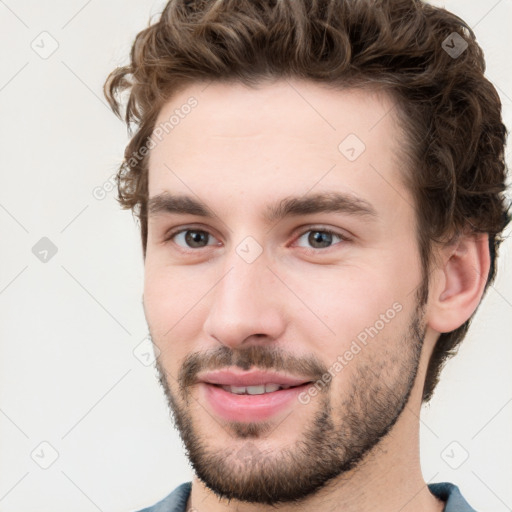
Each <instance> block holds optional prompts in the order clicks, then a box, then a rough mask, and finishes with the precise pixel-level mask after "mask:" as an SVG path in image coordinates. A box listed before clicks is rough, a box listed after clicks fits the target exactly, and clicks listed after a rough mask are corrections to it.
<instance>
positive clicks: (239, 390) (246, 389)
mask: <svg viewBox="0 0 512 512" xmlns="http://www.w3.org/2000/svg"><path fill="white" fill-rule="evenodd" d="M307 384H311V382H305V383H303V384H296V385H294V386H291V385H286V384H283V385H280V384H275V383H268V384H260V385H255V386H227V385H223V384H211V385H212V386H216V387H218V388H221V389H223V390H224V391H227V392H228V393H232V394H234V395H266V394H268V393H275V392H276V391H281V390H286V389H291V388H297V387H302V386H305V385H307Z"/></svg>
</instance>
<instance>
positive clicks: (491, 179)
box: [104, 0, 510, 401]
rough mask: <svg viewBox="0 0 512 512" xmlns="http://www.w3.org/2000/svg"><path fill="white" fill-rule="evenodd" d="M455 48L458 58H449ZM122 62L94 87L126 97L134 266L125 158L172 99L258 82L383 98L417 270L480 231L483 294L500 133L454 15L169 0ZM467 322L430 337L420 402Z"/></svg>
mask: <svg viewBox="0 0 512 512" xmlns="http://www.w3.org/2000/svg"><path fill="white" fill-rule="evenodd" d="M454 37H455V39H454ZM454 41H455V42H457V44H458V47H457V48H461V49H463V51H462V53H460V52H459V53H460V55H456V54H454V53H453V52H452V53H450V52H449V49H450V48H454V47H455V42H454ZM466 44H467V47H466V48H465V45H466ZM464 48H465V49H464ZM130 60H131V61H130V63H129V64H128V65H127V66H124V67H119V68H117V69H115V70H114V71H112V73H111V74H110V75H109V77H108V78H107V81H106V82H105V86H104V91H105V95H106V97H107V99H108V101H109V103H110V105H111V107H112V109H113V110H114V112H115V113H116V115H118V116H119V117H123V116H122V114H121V112H120V106H121V99H120V97H121V93H124V92H125V91H128V92H129V98H128V103H127V105H126V113H125V115H124V119H125V121H126V123H127V125H128V128H129V132H130V135H133V137H132V138H131V140H130V142H129V144H128V145H127V147H126V150H125V155H124V161H123V163H122V164H121V166H120V168H119V172H118V174H117V182H118V194H119V196H118V200H119V202H120V204H121V206H122V207H123V208H125V209H132V211H133V212H134V213H135V214H136V215H137V217H138V218H139V220H140V223H141V236H142V247H143V253H144V257H145V254H146V246H147V201H148V158H149V156H148V155H144V157H139V158H133V155H140V149H141V148H142V147H144V146H145V145H146V144H147V143H148V140H149V137H150V136H151V134H152V132H153V129H154V127H155V122H156V119H157V116H158V114H159V112H160V110H161V108H162V106H163V105H164V104H165V103H166V102H167V101H168V100H169V98H170V97H171V95H172V94H174V93H175V92H176V91H177V90H178V89H180V88H181V87H183V86H186V85H189V84H192V83H195V82H199V81H236V82H241V83H244V84H246V85H249V86H254V85H257V84H258V83H261V82H263V81H265V80H268V79H286V78H301V79H306V80H312V81H315V82H317V83H321V84H329V85H332V86H334V87H340V88H347V87H374V88H380V89H385V90H386V91H387V92H388V93H389V94H390V95H392V96H393V97H394V98H395V99H396V100H397V101H396V103H397V108H398V113H397V114H398V117H399V119H400V120H401V126H402V128H403V131H404V134H405V140H406V150H405V152H406V154H407V162H408V169H409V172H408V176H406V177H405V178H406V180H407V184H408V186H409V187H410V190H411V191H412V193H413V196H414V198H415V208H416V219H417V226H418V244H419V248H420V254H421V258H422V264H423V269H424V272H425V270H426V269H428V268H429V263H430V259H431V258H430V257H431V253H432V243H433V242H434V241H441V240H447V239H451V238H453V237H454V236H456V235H457V234H459V233H461V232H463V231H466V230H468V229H469V230H470V231H472V232H481V233H488V235H489V250H490V257H491V267H490V271H489V275H488V276H487V283H486V290H487V287H488V285H489V284H490V283H491V282H492V281H493V280H494V278H495V274H496V256H497V250H498V247H499V244H500V243H501V241H502V238H501V233H502V231H503V230H504V228H505V227H506V225H507V223H508V221H509V220H510V215H509V210H508V209H507V207H506V206H505V200H504V195H503V192H504V190H505V179H506V165H505V160H504V146H505V140H506V136H507V130H506V128H505V126H504V124H503V123H502V120H501V102H500V98H499V96H498V94H497V92H496V89H495V88H494V87H493V85H492V84H491V82H489V80H487V79H486V78H485V77H484V71H485V61H484V57H483V52H482V50H481V48H480V46H479V45H478V44H477V42H476V39H475V35H474V33H473V31H472V30H471V28H470V27H468V25H467V24H466V23H465V22H464V21H463V20H462V19H461V18H459V17H458V16H456V15H455V14H453V13H450V12H448V11H446V10H445V9H442V8H437V7H434V6H432V5H429V4H425V3H423V2H421V1H419V0H210V1H208V0H171V1H169V2H168V3H167V5H166V6H165V8H164V10H163V12H162V14H161V16H160V17H159V19H158V21H156V22H155V23H153V24H150V25H149V26H148V28H146V29H145V30H143V31H141V32H140V33H139V34H138V35H137V37H136V39H135V41H134V43H133V46H132V49H131V59H130ZM132 124H135V125H136V126H137V129H136V131H135V133H134V134H133V131H132V129H131V125H132ZM427 283H428V280H427ZM427 290H428V288H427ZM427 293H428V292H427ZM470 320H471V319H470ZM470 320H468V321H467V322H465V323H464V324H463V325H462V326H461V327H459V328H458V329H456V330H454V331H452V332H450V333H444V334H441V335H440V337H439V339H438V341H437V343H436V347H435V349H434V352H433V354H432V357H431V360H430V362H429V367H428V371H427V377H426V382H425V386H424V391H423V400H424V401H428V400H429V399H430V398H431V396H432V393H433V390H434V388H435V386H436V384H437V382H438V380H439V374H440V371H441V368H442V366H443V365H444V362H445V361H446V360H447V358H448V357H449V356H451V355H453V354H454V353H455V351H456V348H457V346H458V344H459V342H460V341H461V340H462V339H463V337H464V336H465V334H466V332H467V329H468V327H469V323H470Z"/></svg>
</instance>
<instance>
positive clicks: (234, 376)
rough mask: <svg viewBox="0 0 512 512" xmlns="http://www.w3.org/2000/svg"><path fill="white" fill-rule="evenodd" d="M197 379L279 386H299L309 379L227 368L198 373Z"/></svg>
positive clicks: (213, 381)
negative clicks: (236, 370)
mask: <svg viewBox="0 0 512 512" xmlns="http://www.w3.org/2000/svg"><path fill="white" fill-rule="evenodd" d="M198 380H199V381H200V382H205V383H207V384H218V385H221V386H240V387H242V386H244V387H246V386H262V385H265V384H277V385H279V386H300V385H301V384H305V383H306V382H310V380H309V379H301V378H300V377H291V376H289V375H283V374H281V373H274V372H262V371H249V372H239V373H235V372H233V371H229V370H217V371H213V372H206V373H203V374H201V375H199V377H198Z"/></svg>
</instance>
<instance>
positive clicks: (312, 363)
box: [178, 345, 330, 390]
mask: <svg viewBox="0 0 512 512" xmlns="http://www.w3.org/2000/svg"><path fill="white" fill-rule="evenodd" d="M233 366H234V367H237V368H240V369H242V370H246V371H247V370H249V369H250V368H252V367H256V368H257V369H259V370H272V371H276V372H286V373H288V374H290V375H296V376H300V377H304V378H306V379H307V380H311V381H317V380H319V379H321V378H322V375H324V374H325V373H327V371H328V368H327V366H325V365H324V364H323V363H322V362H321V361H320V360H319V359H318V358H317V357H316V356H314V355H308V356H304V357H300V358H299V357H296V356H292V355H290V354H288V353H286V352H285V351H284V350H282V349H281V348H278V347H268V346H262V345H251V346H249V347H247V348H245V349H236V350H233V349H230V348H228V347H226V346H225V345H222V346H219V347H217V348H215V349H212V350H208V351H206V352H194V353H191V354H189V355H187V356H186V357H185V359H184V361H183V363H182V365H181V369H180V371H179V373H178V384H179V387H180V388H181V389H182V390H186V388H188V387H190V386H192V385H194V384H197V383H198V382H199V381H198V379H197V376H198V374H199V373H201V372H204V371H207V370H208V371H213V370H222V369H224V368H226V367H233ZM329 384H330V383H329Z"/></svg>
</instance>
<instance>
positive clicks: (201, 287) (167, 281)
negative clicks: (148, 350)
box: [144, 263, 208, 346]
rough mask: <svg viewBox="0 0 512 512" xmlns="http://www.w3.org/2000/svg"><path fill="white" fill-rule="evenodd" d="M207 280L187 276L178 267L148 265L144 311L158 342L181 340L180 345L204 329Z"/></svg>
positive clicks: (146, 269) (165, 343)
mask: <svg viewBox="0 0 512 512" xmlns="http://www.w3.org/2000/svg"><path fill="white" fill-rule="evenodd" d="M207 290H208V287H207V283H205V282H204V280H202V279H201V278H200V277H198V276H197V275H196V278H195V279H193V280H191V279H186V278H183V277H182V276H181V275H180V273H179V272H178V271H176V269H175V268H174V269H172V268H167V269H162V268H161V267H156V266H154V267H153V266H152V265H151V264H148V263H147V264H146V268H145V276H144V310H145V314H146V320H147V322H148V324H149V327H150V329H151V332H152V336H153V339H154V341H155V343H157V345H162V346H165V345H167V344H170V343H173V344H174V342H175V340H180V343H179V346H182V345H184V344H185V343H186V341H187V340H188V339H191V338H192V336H193V335H194V334H195V333H196V331H199V330H200V329H201V326H202V324H203V323H204V318H203V315H204V305H203V304H202V300H201V299H202V298H203V300H204V296H205V294H206V292H207Z"/></svg>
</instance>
